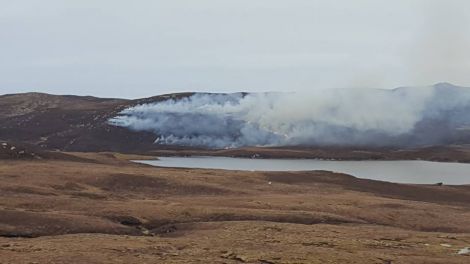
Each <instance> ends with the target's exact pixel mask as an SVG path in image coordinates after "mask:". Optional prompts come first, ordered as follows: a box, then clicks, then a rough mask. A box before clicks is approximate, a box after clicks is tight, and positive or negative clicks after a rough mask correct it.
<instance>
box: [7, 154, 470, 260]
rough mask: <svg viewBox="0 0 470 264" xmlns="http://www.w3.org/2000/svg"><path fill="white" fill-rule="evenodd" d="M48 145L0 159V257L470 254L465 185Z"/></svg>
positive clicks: (361, 257)
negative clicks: (181, 161) (176, 163)
mask: <svg viewBox="0 0 470 264" xmlns="http://www.w3.org/2000/svg"><path fill="white" fill-rule="evenodd" d="M8 149H11V147H9V148H8ZM48 154H50V153H47V152H44V153H39V154H37V155H38V156H42V158H40V159H38V158H34V159H31V158H24V159H23V158H8V159H3V160H0V256H1V257H0V262H1V263H469V261H470V256H466V255H460V254H457V252H458V251H459V250H460V249H462V248H465V247H469V246H470V186H432V185H404V184H394V183H386V182H378V181H372V180H363V179H357V178H354V177H352V176H349V175H345V174H338V173H332V172H327V171H312V172H282V173H281V172H269V173H265V172H242V171H224V170H202V169H171V168H157V167H150V166H146V165H141V164H135V163H132V162H129V161H128V160H129V159H136V158H141V157H139V156H127V155H123V154H116V153H110V152H109V153H60V156H57V155H58V154H57V153H56V154H55V155H52V156H53V157H54V158H49V157H48Z"/></svg>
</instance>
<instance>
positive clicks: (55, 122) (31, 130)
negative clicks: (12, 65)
mask: <svg viewBox="0 0 470 264" xmlns="http://www.w3.org/2000/svg"><path fill="white" fill-rule="evenodd" d="M410 89H413V88H406V87H403V88H397V89H395V90H389V91H390V93H393V94H394V96H401V94H402V93H403V94H404V95H406V94H407V92H408V91H410ZM429 89H433V92H434V96H433V97H432V100H430V101H429V102H426V108H425V111H426V112H425V113H424V114H423V118H422V120H420V121H419V122H417V123H416V125H415V127H414V130H413V131H412V133H408V134H404V135H399V136H396V137H386V136H385V137H383V139H384V142H386V143H388V144H389V145H384V146H380V147H390V146H391V147H394V146H397V147H400V148H401V147H407V146H410V147H428V146H432V145H439V146H449V145H465V144H470V104H468V103H467V99H468V98H470V88H463V87H457V86H453V85H451V84H447V83H441V84H437V85H434V86H432V87H430V88H429ZM194 94H195V93H180V94H167V95H159V96H155V97H150V98H143V99H137V100H126V99H112V98H111V99H108V98H96V97H90V96H71V95H50V94H43V93H24V94H9V95H2V96H0V142H21V143H25V144H29V145H31V146H37V147H39V148H41V149H47V150H62V151H117V152H146V151H150V150H158V149H180V148H185V149H188V148H191V147H194V146H190V145H187V146H178V145H177V144H175V145H171V146H170V145H159V144H155V141H156V140H158V139H160V137H161V135H158V134H157V132H156V131H155V130H152V129H142V130H139V129H132V128H126V127H125V126H116V125H110V123H109V120H110V119H112V118H114V117H116V116H119V115H120V113H121V111H123V110H125V109H128V108H130V107H133V106H139V105H142V104H152V103H157V102H162V101H166V100H169V99H175V100H176V101H179V100H180V99H182V98H186V97H189V96H192V95H194ZM204 95H209V96H214V98H216V100H221V98H222V99H223V98H224V96H226V97H227V98H229V96H227V95H223V94H222V95H221V94H204ZM246 95H247V94H246V93H240V94H237V96H241V97H242V98H243V97H244V96H246ZM459 100H461V102H460V101H459ZM448 102H452V103H451V104H448ZM175 115H176V116H177V115H179V117H181V115H182V114H175ZM169 117H171V116H169ZM197 117H198V118H201V116H197ZM191 118H192V117H191V116H189V117H188V118H186V120H189V121H191V120H192V119H191ZM199 120H201V119H199ZM222 121H223V120H222ZM171 122H172V120H171V119H170V120H168V121H167V123H166V124H171ZM237 122H238V121H237ZM206 123H207V122H206ZM209 123H210V122H209V121H208V123H207V124H203V123H201V124H199V123H197V124H195V125H199V126H205V127H207V128H208V129H209V127H208V126H210V125H211V124H209ZM235 125H237V124H236V123H235ZM176 129H177V127H176ZM212 130H214V131H211V132H212V133H219V131H217V129H214V128H212ZM345 131H346V132H348V131H349V130H345ZM351 131H352V130H351ZM202 132H204V131H202ZM353 132H354V131H353ZM197 133H200V132H199V131H198V132H197ZM220 133H221V132H220ZM233 135H234V136H237V133H234V134H233ZM188 136H191V135H188ZM198 136H200V134H198ZM222 136H224V135H222ZM377 137H382V135H380V134H379V135H377ZM208 140H210V138H209V139H208ZM312 146H315V145H314V144H312V145H310V147H312ZM196 147H200V146H196ZM296 147H299V146H296ZM348 147H351V146H348ZM361 147H367V145H363V146H361ZM371 147H377V146H371ZM0 148H1V146H0ZM0 151H1V152H2V153H0V155H3V156H7V155H13V156H14V155H16V154H11V153H10V154H6V153H7V151H6V150H5V149H3V150H2V149H0ZM17 154H19V153H17Z"/></svg>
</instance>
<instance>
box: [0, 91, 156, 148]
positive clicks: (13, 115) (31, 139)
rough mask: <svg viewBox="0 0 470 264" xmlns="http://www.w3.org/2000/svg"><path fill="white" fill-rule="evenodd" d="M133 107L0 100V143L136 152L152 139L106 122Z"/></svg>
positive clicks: (65, 99) (49, 98)
mask: <svg viewBox="0 0 470 264" xmlns="http://www.w3.org/2000/svg"><path fill="white" fill-rule="evenodd" d="M158 99H159V98H154V100H158ZM133 103H136V102H133V101H130V100H124V99H102V98H95V97H80V96H58V95H49V94H40V93H27V94H13V95H4V96H0V139H2V140H9V141H20V142H26V143H29V144H33V145H37V146H40V147H41V148H45V149H60V150H74V151H96V150H121V151H124V150H128V149H132V148H139V147H142V145H143V143H148V142H153V138H154V136H153V135H150V134H149V133H137V132H132V131H129V130H127V129H124V128H117V127H112V126H109V125H108V124H107V122H106V121H107V120H108V119H109V118H110V117H112V116H113V115H114V114H116V113H118V112H119V111H121V110H122V109H124V108H126V107H128V106H130V105H132V104H133Z"/></svg>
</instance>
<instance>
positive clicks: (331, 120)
mask: <svg viewBox="0 0 470 264" xmlns="http://www.w3.org/2000/svg"><path fill="white" fill-rule="evenodd" d="M469 110H470V90H469V89H467V88H460V87H455V86H452V85H450V84H438V85H435V86H432V87H420V88H398V89H394V90H376V89H350V90H323V91H316V92H311V93H263V94H241V93H237V94H222V95H220V94H195V95H193V96H190V97H187V98H183V99H179V100H167V101H163V102H158V103H153V104H143V105H138V106H135V107H132V108H128V109H126V110H124V111H122V112H121V113H120V114H119V115H118V116H117V117H115V118H113V119H111V120H110V121H109V122H110V123H111V124H113V125H116V126H121V127H126V128H129V129H132V130H135V131H151V132H154V133H155V134H156V135H157V136H158V138H157V140H156V143H157V144H165V145H181V146H199V147H210V148H228V147H230V148H231V147H241V146H287V145H289V146H294V145H342V146H344V145H368V146H369V145H374V146H394V145H419V144H421V145H423V144H440V143H444V142H446V141H448V140H450V138H449V137H455V136H456V135H455V131H467V130H466V127H467V126H468V125H469V124H470V116H469V115H467V113H468V111H469Z"/></svg>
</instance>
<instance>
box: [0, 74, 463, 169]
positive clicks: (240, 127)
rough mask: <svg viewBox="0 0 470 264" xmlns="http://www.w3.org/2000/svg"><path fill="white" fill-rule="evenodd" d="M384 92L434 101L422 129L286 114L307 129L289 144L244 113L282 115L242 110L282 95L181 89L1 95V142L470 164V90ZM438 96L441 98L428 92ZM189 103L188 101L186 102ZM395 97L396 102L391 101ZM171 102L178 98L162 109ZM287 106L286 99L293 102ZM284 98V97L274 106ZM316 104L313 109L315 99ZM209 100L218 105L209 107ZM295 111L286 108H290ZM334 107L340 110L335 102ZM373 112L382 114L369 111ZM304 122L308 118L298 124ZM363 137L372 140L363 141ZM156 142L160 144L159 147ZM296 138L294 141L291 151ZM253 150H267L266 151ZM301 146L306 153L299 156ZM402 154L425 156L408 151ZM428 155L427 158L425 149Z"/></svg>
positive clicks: (419, 122)
mask: <svg viewBox="0 0 470 264" xmlns="http://www.w3.org/2000/svg"><path fill="white" fill-rule="evenodd" d="M371 91H372V90H371ZM362 93H364V91H362ZM374 93H377V95H379V98H386V100H385V102H399V101H402V100H405V101H406V100H408V101H409V104H405V105H403V106H409V105H411V106H410V107H413V104H415V101H414V100H418V99H419V100H424V99H422V98H425V99H426V101H424V102H422V104H423V106H422V110H420V111H415V112H416V113H415V114H414V115H415V116H413V117H414V119H415V120H414V119H413V120H412V121H413V122H414V123H410V121H409V120H408V119H409V116H403V117H401V116H398V117H396V116H394V112H393V113H392V114H390V113H385V118H386V120H387V118H388V119H390V120H391V121H393V122H395V123H397V124H398V125H402V124H401V123H410V124H408V126H410V128H409V131H408V132H406V133H401V134H396V135H394V134H393V133H391V134H389V133H388V132H387V133H385V132H383V131H382V132H381V131H380V130H377V131H376V130H373V129H366V130H365V132H361V130H357V129H356V128H354V127H357V124H356V123H357V122H358V121H355V122H356V123H352V126H351V127H342V126H338V125H334V126H332V125H329V124H326V123H325V122H330V121H331V120H329V119H328V118H325V120H326V121H321V120H320V121H321V122H320V121H318V122H317V120H314V119H313V120H308V119H307V120H304V121H302V120H301V119H300V117H297V116H293V115H289V112H282V111H281V112H280V114H282V115H284V117H286V116H287V117H288V119H292V120H294V121H293V122H294V123H279V124H280V125H281V128H282V129H288V130H287V131H288V133H292V131H294V132H296V131H301V132H302V133H303V135H302V134H300V136H299V135H297V139H296V138H295V135H294V136H293V137H292V136H290V139H288V140H285V139H284V138H283V137H285V135H284V134H282V130H280V131H281V133H279V132H278V131H276V130H274V128H270V131H268V132H266V131H263V130H262V129H263V128H264V127H266V124H265V123H259V124H258V123H256V122H258V121H255V122H252V121H251V120H244V119H243V118H244V117H245V116H237V115H240V113H242V114H244V113H247V114H249V115H250V116H251V117H253V116H254V117H255V118H258V117H259V119H263V118H269V117H271V118H273V117H274V118H275V117H277V115H275V114H278V113H277V112H273V113H266V112H260V113H259V114H258V113H257V112H255V110H259V109H258V108H253V109H252V108H241V109H237V108H236V107H239V106H240V105H241V104H242V103H245V102H242V100H245V98H247V99H248V100H252V99H253V98H256V100H259V99H260V98H261V99H262V100H265V99H266V100H267V101H268V102H267V103H266V102H263V101H260V102H258V101H254V102H251V105H255V106H256V105H257V104H261V103H265V104H268V105H270V107H271V108H272V107H274V106H275V105H274V106H273V102H270V101H269V99H270V98H271V97H272V95H263V94H260V95H255V96H254V97H250V94H246V93H235V94H207V93H203V94H195V93H180V94H167V95H160V96H155V97H150V98H143V99H137V100H126V99H108V98H96V97H90V96H70V95H63V96H61V95H50V94H42V93H25V94H12V95H3V96H0V141H4V142H21V143H24V144H29V145H31V146H36V147H39V148H40V149H45V150H61V151H85V152H96V151H115V152H133V153H148V152H154V153H159V154H165V153H166V154H168V155H173V154H174V152H173V151H174V150H185V151H186V152H188V151H189V152H188V153H196V154H197V153H204V154H208V155H221V154H223V153H226V154H227V155H230V156H252V155H254V154H257V153H260V152H262V153H264V154H265V156H266V157H270V156H272V153H274V152H275V153H276V154H275V156H276V157H293V156H295V157H297V158H335V159H364V158H366V159H369V158H372V159H402V158H406V159H427V160H450V161H464V162H467V161H468V160H470V157H469V155H468V153H469V152H468V151H467V149H468V148H467V147H466V146H468V145H469V144H470V129H469V127H470V116H469V115H468V114H467V113H468V111H470V104H469V100H470V88H465V87H457V86H453V85H450V84H446V83H443V84H437V85H434V86H430V87H427V88H425V89H423V88H397V89H394V90H387V91H382V90H380V91H377V90H374ZM429 93H431V95H429V96H428V95H427V94H429ZM270 96H271V97H270ZM275 96H279V94H275ZM364 96H366V97H367V95H364ZM426 96H427V97H426ZM183 98H186V99H185V100H181V99H183ZM388 98H392V99H393V100H391V101H390V100H389V99H388ZM169 99H175V100H172V101H168V103H165V104H156V103H160V102H163V101H167V100H169ZM330 99H331V98H330ZM197 100H199V101H197ZM283 100H284V99H283ZM283 100H281V101H280V102H284V101H283ZM180 102H181V103H180ZM227 102H229V103H228V105H229V106H230V107H231V108H230V109H229V110H225V109H222V111H228V112H221V113H219V112H210V111H213V109H219V108H221V106H225V105H227ZM276 102H277V103H278V102H279V101H274V103H276ZM306 102H307V103H309V101H308V100H307V101H306ZM344 102H346V103H347V101H344ZM206 103H208V105H209V107H207V105H205V104H206ZM194 104H195V105H194ZM160 106H161V108H160ZM288 106H289V105H287V106H286V107H284V106H282V105H281V108H288ZM133 107H134V108H133ZM188 107H189V108H188ZM388 107H390V108H397V109H395V110H394V111H395V112H397V113H400V112H403V111H405V110H413V111H414V109H412V108H410V109H399V107H402V106H396V105H393V104H391V105H389V106H388ZM239 108H240V107H239ZM353 108H354V107H353ZM129 109H131V110H130V111H129ZM132 109H134V110H132ZM162 109H163V110H162ZM233 109H234V110H233ZM325 109H326V110H328V111H333V112H334V111H337V112H338V111H339V110H338V109H336V110H335V109H334V108H331V107H329V106H327V107H326V108H325ZM124 110H125V111H124ZM268 110H269V109H268ZM287 110H289V109H287ZM317 110H318V109H317ZM321 110H322V111H326V110H324V109H321ZM366 110H367V109H366ZM123 111H124V112H123ZM237 111H238V112H237ZM305 111H307V113H302V115H303V116H304V117H303V118H304V119H305V118H311V117H310V116H309V113H308V111H310V110H309V108H308V109H306V110H305ZM368 112H372V111H366V113H368ZM325 113H326V112H325ZM286 114H287V115H286ZM381 114H384V113H381ZM269 115H271V116H269ZM374 115H376V116H375V117H374ZM377 115H378V114H377V113H373V115H372V116H373V118H376V119H377V118H378V117H380V116H377ZM266 116H267V117H266ZM348 117H349V116H346V121H347V122H349V121H348V120H347V118H348ZM351 117H355V116H351ZM359 117H360V116H359ZM418 117H419V118H418ZM319 118H323V117H321V116H320V117H319ZM332 118H336V117H335V116H332ZM407 118H408V119H407ZM296 119H299V120H301V121H299V122H297V121H295V120H296ZM343 119H344V118H343ZM110 120H114V123H113V124H110ZM379 120H380V119H379ZM134 121H138V122H137V123H135V122H134ZM132 122H134V123H132ZM288 122H290V120H288ZM295 122H297V123H295ZM331 122H336V120H332V121H331ZM364 122H366V121H363V120H361V119H360V118H359V123H364ZM368 122H369V123H372V125H373V126H377V127H378V128H379V129H381V126H382V125H388V123H387V122H383V124H382V123H381V124H375V123H374V122H377V120H375V119H371V120H369V121H368ZM325 124H326V125H325ZM268 125H269V124H268ZM411 125H412V126H411ZM296 126H297V127H296ZM394 128H395V126H390V127H389V128H388V129H389V130H390V129H391V130H393V129H394ZM318 129H320V130H321V133H323V134H324V136H323V137H320V139H324V140H325V142H319V141H316V138H314V137H313V138H309V135H310V134H308V132H309V131H311V134H315V133H317V132H318V131H319V130H318ZM361 133H364V135H363V134H361ZM320 135H322V134H320ZM334 138H341V141H335V140H334ZM361 138H363V139H365V140H372V141H361ZM278 140H281V141H278ZM155 141H158V144H156V143H155ZM195 142H196V144H195ZM226 142H228V143H226ZM273 142H281V143H282V144H284V145H279V147H280V148H279V147H278V148H275V149H273V151H274V152H273V151H270V150H269V148H266V147H270V146H272V145H270V144H272V143H273ZM289 142H291V143H293V144H292V145H289V144H288V143H289ZM299 142H300V143H299ZM369 143H370V144H369ZM204 144H206V145H204ZM225 144H232V145H233V146H235V147H236V148H238V147H244V148H241V149H240V150H233V151H218V152H214V151H209V150H208V149H210V148H211V146H223V147H219V148H218V149H222V148H227V147H225V146H227V145H225ZM237 144H242V145H237ZM243 144H245V145H243ZM286 144H287V145H286ZM252 146H264V148H263V149H264V150H260V149H259V148H256V147H255V148H254V147H252ZM231 148H232V147H231ZM216 149H217V148H216ZM299 149H300V150H302V151H300V152H299ZM401 149H407V150H410V149H418V150H416V151H400V150H401ZM423 149H424V150H425V151H424V152H423V151H421V150H423ZM162 151H163V152H162ZM164 151H169V152H164ZM293 153H295V154H293ZM338 153H339V154H338ZM423 153H424V154H423ZM433 153H439V154H438V155H434V154H433ZM447 154H449V155H447ZM3 155H4V156H5V155H6V154H3ZM299 155H300V156H299Z"/></svg>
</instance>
